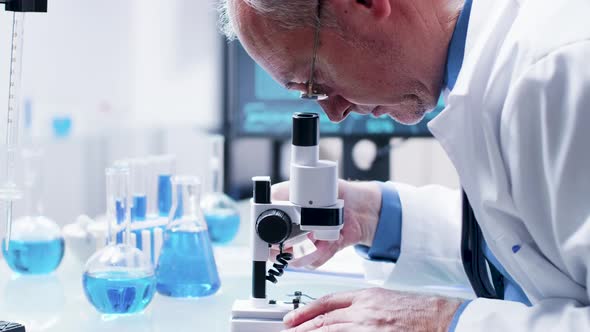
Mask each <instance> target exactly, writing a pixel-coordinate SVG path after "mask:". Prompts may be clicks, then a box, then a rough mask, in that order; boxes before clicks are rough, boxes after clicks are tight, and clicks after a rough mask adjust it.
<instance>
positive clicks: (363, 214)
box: [271, 180, 381, 268]
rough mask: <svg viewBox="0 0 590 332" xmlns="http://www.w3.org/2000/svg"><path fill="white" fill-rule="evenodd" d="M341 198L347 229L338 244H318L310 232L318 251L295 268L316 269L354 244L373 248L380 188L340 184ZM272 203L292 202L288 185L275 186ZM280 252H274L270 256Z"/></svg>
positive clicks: (298, 263)
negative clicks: (273, 201)
mask: <svg viewBox="0 0 590 332" xmlns="http://www.w3.org/2000/svg"><path fill="white" fill-rule="evenodd" d="M338 197H339V198H340V199H342V200H344V227H343V228H342V230H341V231H340V239H339V240H338V241H318V240H315V239H314V238H313V237H312V235H311V233H310V239H311V240H312V241H314V245H315V246H316V249H317V250H316V251H314V252H313V253H311V254H309V255H306V256H304V257H301V258H299V259H295V260H293V261H291V262H289V265H291V266H295V267H301V266H307V267H311V268H317V267H319V266H321V265H322V264H324V263H325V262H326V261H327V260H329V259H330V258H331V257H332V256H334V254H335V253H337V252H338V251H340V250H342V249H344V248H345V247H348V246H350V245H355V244H364V245H367V246H371V244H372V243H373V237H374V236H375V229H376V228H377V223H378V222H379V213H380V210H381V188H379V185H378V184H377V183H374V182H347V181H344V180H340V181H339V182H338ZM272 198H273V200H285V201H286V200H289V182H282V183H278V184H276V185H274V186H272ZM277 253H278V252H275V251H273V252H272V253H271V257H274V256H276V254H277Z"/></svg>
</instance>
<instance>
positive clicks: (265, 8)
mask: <svg viewBox="0 0 590 332" xmlns="http://www.w3.org/2000/svg"><path fill="white" fill-rule="evenodd" d="M232 1H244V2H245V3H246V4H247V5H248V6H250V7H252V8H253V9H254V10H255V11H256V12H258V13H259V14H261V15H264V16H266V17H268V18H270V19H272V20H273V21H275V22H277V24H278V26H279V27H281V28H283V29H286V30H293V29H297V28H304V27H315V26H316V24H317V19H318V17H317V15H316V14H317V4H318V3H317V1H319V0H317V1H310V0H220V2H219V25H220V29H221V31H222V32H223V34H224V35H225V36H226V37H227V39H229V40H233V39H235V38H236V30H235V27H234V19H235V15H236V13H230V6H231V2H232ZM232 15H234V17H232ZM321 24H322V26H323V27H336V26H337V25H336V22H335V20H334V18H333V17H332V15H329V14H328V13H326V10H322V18H321Z"/></svg>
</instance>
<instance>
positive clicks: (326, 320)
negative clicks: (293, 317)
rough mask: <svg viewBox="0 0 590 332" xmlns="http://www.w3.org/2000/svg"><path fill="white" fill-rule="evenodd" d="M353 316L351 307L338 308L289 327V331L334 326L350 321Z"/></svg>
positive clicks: (301, 331)
mask: <svg viewBox="0 0 590 332" xmlns="http://www.w3.org/2000/svg"><path fill="white" fill-rule="evenodd" d="M351 317H353V315H352V313H351V312H350V308H348V307H347V308H343V309H336V310H333V311H330V312H327V313H325V314H321V315H317V316H315V317H314V318H312V319H310V320H308V321H306V322H303V323H302V324H299V325H298V326H296V327H293V328H291V329H289V330H288V332H307V331H315V330H318V329H321V328H322V327H324V328H325V327H327V326H330V328H332V326H334V325H336V324H342V323H350V322H351ZM330 331H331V330H330Z"/></svg>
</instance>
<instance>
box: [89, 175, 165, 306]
mask: <svg viewBox="0 0 590 332" xmlns="http://www.w3.org/2000/svg"><path fill="white" fill-rule="evenodd" d="M129 177H130V173H129V168H128V167H124V166H116V167H114V168H107V170H106V178H107V218H108V220H107V223H108V226H109V229H108V232H107V233H108V239H107V241H108V243H109V245H107V246H106V247H104V248H102V249H101V250H99V251H98V252H96V253H95V254H94V255H92V256H91V257H90V258H89V259H88V261H87V262H86V268H85V272H84V275H83V277H82V283H83V287H84V293H85V294H86V298H87V299H88V301H90V303H91V304H92V305H93V306H94V307H95V308H96V309H97V310H98V311H99V312H101V313H104V314H133V313H138V312H142V311H143V310H144V309H145V308H146V307H147V305H148V304H149V303H150V302H151V301H152V298H153V297H154V294H155V286H156V277H155V274H154V267H153V265H152V263H151V260H150V257H149V256H147V255H146V254H144V253H143V252H142V251H141V250H139V249H137V248H135V247H133V246H131V245H130V230H129V226H130V223H131V216H130V214H131V209H130V205H131V204H130V202H131V199H130V195H129ZM117 216H119V217H120V218H117ZM117 219H121V220H123V221H124V225H125V232H124V243H122V244H115V243H113V242H114V237H113V234H112V227H111V226H112V224H113V223H116V222H117Z"/></svg>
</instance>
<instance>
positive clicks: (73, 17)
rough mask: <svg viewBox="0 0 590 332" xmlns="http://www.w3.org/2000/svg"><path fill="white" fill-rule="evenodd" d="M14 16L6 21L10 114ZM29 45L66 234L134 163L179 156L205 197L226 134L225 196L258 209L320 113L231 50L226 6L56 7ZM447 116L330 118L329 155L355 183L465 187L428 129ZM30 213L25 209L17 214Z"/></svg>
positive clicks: (48, 179)
mask: <svg viewBox="0 0 590 332" xmlns="http://www.w3.org/2000/svg"><path fill="white" fill-rule="evenodd" d="M11 15H12V13H11V12H5V11H0V41H2V42H1V43H0V78H2V80H1V81H0V91H2V92H3V93H0V105H6V104H7V99H8V77H9V60H10V47H11V45H10V36H11V28H12V26H11V23H10V22H11V20H12V16H11ZM24 41H25V43H24V55H23V62H22V63H23V65H22V87H21V91H20V97H21V128H22V129H21V130H22V132H21V142H25V143H27V142H28V143H31V144H33V145H35V146H38V147H40V148H41V149H42V150H43V151H44V161H43V163H42V168H43V174H44V181H43V184H42V185H43V188H42V193H43V202H44V204H43V206H44V210H43V211H44V215H46V216H47V217H49V218H51V219H52V220H54V221H56V223H57V224H58V225H60V226H63V225H65V224H69V223H72V222H74V221H75V220H76V218H77V217H78V216H79V215H82V214H86V215H88V216H90V217H92V218H94V217H96V216H99V215H103V214H104V213H105V204H106V203H105V172H104V170H105V168H106V167H107V166H109V165H111V164H112V163H113V162H114V161H115V160H119V159H123V158H130V157H141V156H147V155H163V154H173V155H175V156H176V172H177V173H179V174H191V175H197V176H199V177H200V178H201V180H202V182H203V188H204V191H206V190H207V189H208V188H211V185H212V184H211V177H210V176H209V174H210V169H209V167H210V160H211V156H212V154H213V146H214V145H213V139H212V138H213V135H214V134H220V135H222V136H224V137H225V143H224V146H225V151H224V153H223V158H222V165H223V170H224V173H225V182H224V185H223V188H224V191H225V192H226V193H227V194H228V195H230V196H231V197H233V198H234V199H236V200H240V199H245V198H247V197H248V196H249V195H251V182H250V178H251V177H252V176H255V175H271V176H272V178H273V181H274V182H276V181H279V180H284V179H287V178H288V157H289V151H288V150H289V136H290V129H289V128H290V123H291V122H290V118H291V114H292V113H293V112H297V111H317V112H320V109H319V107H318V106H317V105H316V104H314V103H310V102H305V101H300V100H299V99H298V98H297V95H293V94H292V93H289V92H286V91H283V90H282V88H281V87H280V86H279V85H278V84H276V83H274V82H273V81H272V80H271V79H270V77H269V76H268V75H266V74H265V73H264V72H263V71H262V70H261V69H260V68H259V67H258V66H257V65H255V64H254V62H252V60H251V59H250V58H249V57H248V55H247V54H246V53H245V51H244V50H243V49H242V48H241V46H240V45H239V43H238V42H231V43H227V42H226V40H225V39H224V37H222V35H221V34H220V33H219V31H218V26H217V12H216V2H215V1H213V0H206V1H205V0H202V1H194V0H176V1H164V2H162V1H145V0H143V1H139V0H128V1H119V0H101V1H97V0H78V1H73V0H51V1H50V2H49V10H48V12H47V13H41V14H29V15H27V17H26V22H25V36H24ZM2 114H4V112H2ZM436 114H437V112H433V113H432V114H431V115H430V116H429V117H428V118H427V119H425V121H424V122H423V123H420V124H418V125H416V126H410V127H408V126H401V125H399V124H397V123H395V122H393V121H392V120H390V119H387V118H378V119H376V118H373V117H357V116H351V117H350V118H349V119H347V120H346V121H344V122H343V123H341V124H331V123H329V122H328V121H327V118H325V116H322V118H321V135H322V137H323V139H322V142H321V154H322V158H324V159H331V160H338V161H339V162H340V174H341V177H343V178H349V179H362V180H368V179H376V180H387V179H392V180H397V181H404V182H407V183H411V184H415V185H422V184H430V183H440V184H444V185H447V186H450V187H456V186H458V180H457V176H456V174H455V170H454V169H453V166H452V165H451V163H450V161H449V160H448V159H447V157H446V156H445V154H444V152H443V151H442V149H441V147H440V146H439V145H438V143H436V142H435V141H434V140H433V139H432V138H430V134H429V132H428V129H427V128H426V126H425V123H426V122H427V121H428V120H430V119H431V118H432V117H434V116H435V115H436ZM2 122H4V119H2ZM2 125H3V126H5V124H2ZM2 129H3V130H5V128H2ZM2 133H3V132H2ZM24 209H25V207H24V203H23V202H22V200H21V201H17V202H15V216H19V215H22V214H23V213H24V212H23V211H24ZM242 222H245V221H242ZM0 231H1V232H2V234H3V232H4V225H3V224H2V225H1V226H0Z"/></svg>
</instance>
